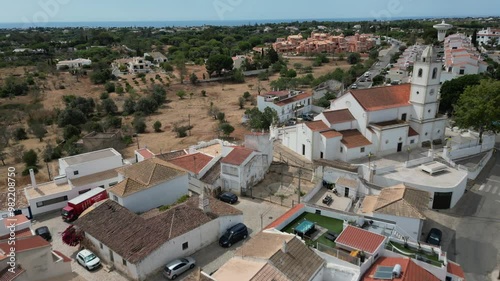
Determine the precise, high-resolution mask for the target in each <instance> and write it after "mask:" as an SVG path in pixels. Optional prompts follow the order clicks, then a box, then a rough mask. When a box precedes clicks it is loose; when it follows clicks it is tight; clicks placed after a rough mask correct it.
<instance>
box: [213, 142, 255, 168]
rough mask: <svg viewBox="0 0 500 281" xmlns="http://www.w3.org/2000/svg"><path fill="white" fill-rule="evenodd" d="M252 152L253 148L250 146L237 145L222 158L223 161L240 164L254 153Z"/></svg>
mask: <svg viewBox="0 0 500 281" xmlns="http://www.w3.org/2000/svg"><path fill="white" fill-rule="evenodd" d="M252 152H253V150H251V149H249V148H245V147H242V146H235V147H234V148H233V150H232V151H231V152H229V154H228V155H227V156H226V157H224V158H222V161H221V163H224V164H230V165H236V166H239V165H241V163H243V162H244V161H245V160H246V159H247V158H248V156H250V155H251V154H252Z"/></svg>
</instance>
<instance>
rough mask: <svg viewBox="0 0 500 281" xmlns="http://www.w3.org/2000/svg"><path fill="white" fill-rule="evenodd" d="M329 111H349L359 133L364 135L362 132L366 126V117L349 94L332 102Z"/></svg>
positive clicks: (361, 108)
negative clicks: (355, 121)
mask: <svg viewBox="0 0 500 281" xmlns="http://www.w3.org/2000/svg"><path fill="white" fill-rule="evenodd" d="M330 109H332V110H338V109H349V111H350V112H351V114H352V115H353V117H354V118H355V119H356V120H357V123H358V126H359V129H360V132H361V133H362V134H364V132H363V131H364V128H366V125H367V120H368V119H367V117H368V115H367V114H366V112H365V110H364V109H363V107H361V105H360V104H359V103H358V101H357V100H356V99H355V98H354V97H353V96H352V95H351V93H347V94H345V95H343V96H341V97H340V98H338V99H335V100H333V101H332V102H331V104H330Z"/></svg>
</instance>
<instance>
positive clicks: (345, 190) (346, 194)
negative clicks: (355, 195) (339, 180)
mask: <svg viewBox="0 0 500 281" xmlns="http://www.w3.org/2000/svg"><path fill="white" fill-rule="evenodd" d="M344 196H345V197H349V188H347V187H345V188H344Z"/></svg>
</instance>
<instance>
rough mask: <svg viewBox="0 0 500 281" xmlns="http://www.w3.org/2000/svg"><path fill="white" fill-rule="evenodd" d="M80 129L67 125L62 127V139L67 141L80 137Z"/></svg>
mask: <svg viewBox="0 0 500 281" xmlns="http://www.w3.org/2000/svg"><path fill="white" fill-rule="evenodd" d="M80 133H81V131H80V129H79V128H78V127H76V126H73V125H67V126H66V127H64V132H63V137H64V139H65V140H68V139H70V138H72V137H74V136H77V137H78V136H80Z"/></svg>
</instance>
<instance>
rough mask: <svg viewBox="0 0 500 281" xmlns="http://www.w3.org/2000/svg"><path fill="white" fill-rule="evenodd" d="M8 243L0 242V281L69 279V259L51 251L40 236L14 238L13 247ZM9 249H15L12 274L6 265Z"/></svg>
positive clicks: (47, 243) (48, 244)
mask: <svg viewBox="0 0 500 281" xmlns="http://www.w3.org/2000/svg"><path fill="white" fill-rule="evenodd" d="M9 241H10V240H2V241H0V277H1V280H16V281H38V280H56V279H58V278H60V277H61V278H70V274H71V273H72V271H71V259H70V258H68V257H66V256H65V255H63V254H61V253H60V252H58V251H55V250H52V247H51V245H50V243H49V242H47V241H46V240H45V239H43V238H42V237H41V236H38V235H34V236H25V237H16V240H15V245H13V244H11V243H9ZM11 247H15V249H16V251H15V262H14V265H15V269H14V271H15V272H14V273H13V272H11V271H9V269H10V268H11V267H10V265H9V263H8V261H9V260H10V257H9V256H8V255H9V254H10V252H11V250H10V249H11Z"/></svg>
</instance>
